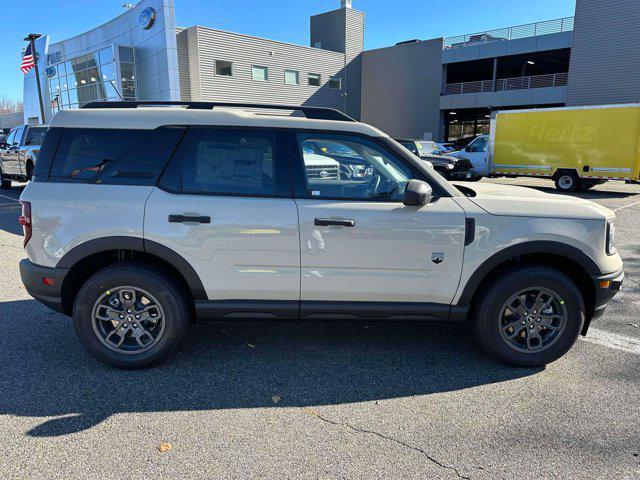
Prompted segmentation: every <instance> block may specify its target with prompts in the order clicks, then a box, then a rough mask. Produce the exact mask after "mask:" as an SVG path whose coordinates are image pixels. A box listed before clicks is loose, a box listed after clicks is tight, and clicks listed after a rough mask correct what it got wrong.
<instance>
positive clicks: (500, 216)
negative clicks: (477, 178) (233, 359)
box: [20, 102, 624, 368]
mask: <svg viewBox="0 0 640 480" xmlns="http://www.w3.org/2000/svg"><path fill="white" fill-rule="evenodd" d="M163 104H164V105H163ZM176 104H180V105H184V106H185V107H186V108H179V109H178V108H168V107H167V105H176ZM141 105H142V106H144V107H145V108H137V107H138V106H141ZM225 107H228V104H226V105H225ZM238 107H241V108H245V109H248V108H251V109H256V108H261V107H263V106H257V105H253V106H248V105H241V106H240V105H239V106H238ZM280 108H282V109H286V110H291V109H295V108H296V107H290V106H287V107H284V106H278V105H270V106H268V109H269V110H267V111H265V113H267V112H268V111H272V110H273V109H280ZM297 109H298V110H301V111H302V112H303V113H304V114H305V116H306V118H302V117H298V116H282V115H256V114H254V113H250V112H248V111H244V110H239V108H234V109H230V108H224V107H221V106H216V104H212V103H180V102H160V104H158V102H149V103H145V102H109V103H93V104H89V105H87V106H86V107H85V108H83V109H79V110H62V111H60V112H59V113H57V114H56V116H55V117H54V119H53V120H52V123H51V128H49V129H48V131H47V133H46V136H45V139H44V143H43V145H42V148H41V150H40V154H39V157H38V161H37V162H36V164H35V169H34V173H33V181H32V182H29V184H28V185H27V186H26V188H25V189H24V191H23V192H22V195H21V197H20V203H21V205H22V215H21V216H20V223H21V224H22V225H23V229H24V245H25V250H26V254H27V257H28V258H27V259H24V260H22V261H21V262H20V272H21V277H22V281H23V283H24V285H25V287H26V289H27V291H28V292H29V293H30V294H31V295H32V296H33V297H34V298H36V299H37V300H39V301H40V302H42V303H43V304H45V305H47V306H49V307H51V308H53V309H54V310H56V311H59V312H62V313H64V314H66V315H69V316H72V317H73V323H74V326H75V330H76V333H77V336H78V338H79V339H80V342H81V343H82V344H83V345H84V347H85V348H86V349H87V350H88V351H89V352H90V353H91V354H92V355H94V356H95V357H96V358H98V359H99V360H101V361H102V362H105V363H107V364H109V365H113V366H116V367H120V368H141V367H146V366H150V365H154V364H157V363H159V362H162V361H164V360H166V359H167V358H169V357H170V356H171V355H172V354H173V353H174V352H175V351H176V349H177V348H178V346H179V345H180V343H181V341H182V340H183V338H184V337H185V333H186V331H187V329H188V327H189V324H190V323H191V322H192V321H194V320H195V319H198V320H202V321H204V320H217V319H227V320H234V321H239V320H242V319H256V318H263V319H265V318H266V319H272V318H281V319H293V318H302V319H307V320H317V319H325V318H332V319H342V320H345V321H352V320H359V319H362V320H367V321H389V320H390V321H401V320H410V321H417V320H420V321H434V320H439V321H445V322H461V324H460V327H459V328H460V330H467V329H469V330H471V331H473V334H474V336H475V338H476V339H477V340H478V342H479V344H480V345H481V346H482V347H483V348H484V349H485V351H487V352H488V353H489V354H491V355H493V356H495V357H497V358H499V359H501V360H502V361H504V362H507V363H509V364H512V365H522V366H534V365H544V364H547V363H549V362H552V361H554V360H556V359H558V358H559V357H561V356H562V355H563V354H565V353H566V352H567V351H568V350H569V349H570V348H571V346H572V345H573V344H574V342H575V341H576V339H577V338H578V336H579V335H580V334H581V333H582V334H586V332H587V329H588V327H589V324H590V322H591V321H592V320H593V319H594V318H597V317H599V316H600V315H602V314H603V312H604V309H605V308H606V306H607V303H608V302H609V301H610V299H611V298H612V297H613V296H614V295H615V294H616V292H617V291H618V290H619V289H620V286H621V283H622V281H623V277H624V274H623V269H622V268H623V265H622V260H621V259H620V256H619V255H618V253H617V252H616V249H615V245H614V227H613V220H614V216H615V215H614V213H613V212H612V211H610V210H608V209H606V208H604V207H601V206H600V205H596V204H594V203H592V202H589V201H586V200H582V199H579V198H565V197H559V196H556V195H549V194H546V193H544V192H540V191H537V190H533V189H527V188H522V187H513V186H507V185H493V184H461V185H459V186H458V187H456V186H454V185H453V184H451V183H449V182H448V181H447V180H446V179H444V178H443V177H442V176H440V175H438V174H437V173H436V171H435V170H434V169H433V168H432V167H431V166H430V164H429V162H425V161H421V160H420V159H419V158H418V157H416V156H415V155H413V154H411V153H410V152H409V151H408V150H407V149H406V148H404V147H402V146H401V145H399V144H398V143H397V142H395V141H393V140H392V139H390V138H389V137H388V136H387V135H385V134H384V133H383V132H381V131H379V130H377V129H376V128H374V127H371V126H368V125H365V124H362V123H358V122H355V121H353V119H351V118H350V117H347V116H346V115H344V114H342V113H340V112H337V111H332V110H327V109H321V108H313V107H297ZM314 145H317V146H319V145H322V146H323V147H320V148H326V152H324V153H326V154H329V152H331V153H330V154H331V155H334V154H335V153H334V152H336V153H337V152H339V153H340V154H341V156H343V157H354V158H355V157H356V156H357V161H359V162H362V164H363V165H364V174H363V175H358V176H355V177H352V178H349V179H346V178H342V177H340V178H336V176H335V175H327V176H324V178H323V176H322V174H316V172H317V170H316V169H315V168H314V167H315V166H316V161H317V160H320V161H323V159H318V158H317V157H312V159H315V160H314V161H313V162H310V161H308V160H306V159H305V157H309V156H312V155H314V156H317V155H319V154H318V153H314V148H315V147H314ZM350 152H354V154H355V155H353V154H351V153H350ZM320 156H321V157H322V156H325V155H320ZM332 158H333V157H332ZM327 165H329V164H327ZM312 168H313V171H311V169H312ZM321 171H322V170H321ZM471 187H473V188H471ZM43 321H45V319H44V318H43ZM46 321H50V320H49V319H46ZM465 322H467V323H465ZM61 328H64V326H62V327H61ZM38 334H39V332H38V331H37V330H35V331H32V332H31V335H38Z"/></svg>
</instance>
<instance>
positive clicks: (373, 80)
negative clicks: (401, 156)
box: [362, 38, 444, 139]
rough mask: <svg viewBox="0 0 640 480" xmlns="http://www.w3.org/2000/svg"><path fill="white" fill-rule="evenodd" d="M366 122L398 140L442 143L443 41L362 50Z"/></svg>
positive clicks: (363, 113)
mask: <svg viewBox="0 0 640 480" xmlns="http://www.w3.org/2000/svg"><path fill="white" fill-rule="evenodd" d="M362 58H363V59H362V87H363V88H362V121H363V122H365V123H370V124H372V125H375V126H376V127H378V128H380V129H381V130H383V131H385V132H387V133H388V134H389V135H392V136H396V137H399V136H401V137H415V138H429V137H432V138H434V139H439V138H440V137H441V135H442V134H443V133H444V132H443V131H442V130H443V125H442V122H441V118H440V117H441V114H440V110H439V107H440V92H441V90H442V61H441V60H442V39H441V38H439V39H435V40H428V41H424V42H420V43H410V44H406V45H398V46H394V47H388V48H380V49H377V50H369V51H366V52H364V54H363V57H362Z"/></svg>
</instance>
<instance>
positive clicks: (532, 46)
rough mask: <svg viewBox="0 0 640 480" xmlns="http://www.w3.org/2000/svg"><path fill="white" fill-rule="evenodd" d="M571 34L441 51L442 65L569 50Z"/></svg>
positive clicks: (489, 43) (527, 38) (562, 33)
mask: <svg viewBox="0 0 640 480" xmlns="http://www.w3.org/2000/svg"><path fill="white" fill-rule="evenodd" d="M572 38H573V32H559V33H549V34H547V35H538V36H536V37H526V38H518V39H514V40H504V41H496V42H488V43H481V44H477V45H468V46H466V47H459V48H449V49H447V50H443V51H442V63H453V62H467V61H469V60H480V59H483V58H494V57H505V56H508V55H520V54H523V53H532V52H544V51H548V50H560V49H562V48H570V47H571V42H572Z"/></svg>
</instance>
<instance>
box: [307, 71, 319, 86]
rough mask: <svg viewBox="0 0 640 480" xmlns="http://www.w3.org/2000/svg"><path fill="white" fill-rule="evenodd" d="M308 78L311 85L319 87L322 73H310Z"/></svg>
mask: <svg viewBox="0 0 640 480" xmlns="http://www.w3.org/2000/svg"><path fill="white" fill-rule="evenodd" d="M308 78H309V86H310V87H319V86H320V81H321V77H320V74H318V73H310V74H309V75H308Z"/></svg>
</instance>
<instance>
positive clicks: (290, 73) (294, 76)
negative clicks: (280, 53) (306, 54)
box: [284, 70, 300, 85]
mask: <svg viewBox="0 0 640 480" xmlns="http://www.w3.org/2000/svg"><path fill="white" fill-rule="evenodd" d="M284 83H286V84H287V85H299V84H300V73H299V72H297V71H295V70H285V71H284Z"/></svg>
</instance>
